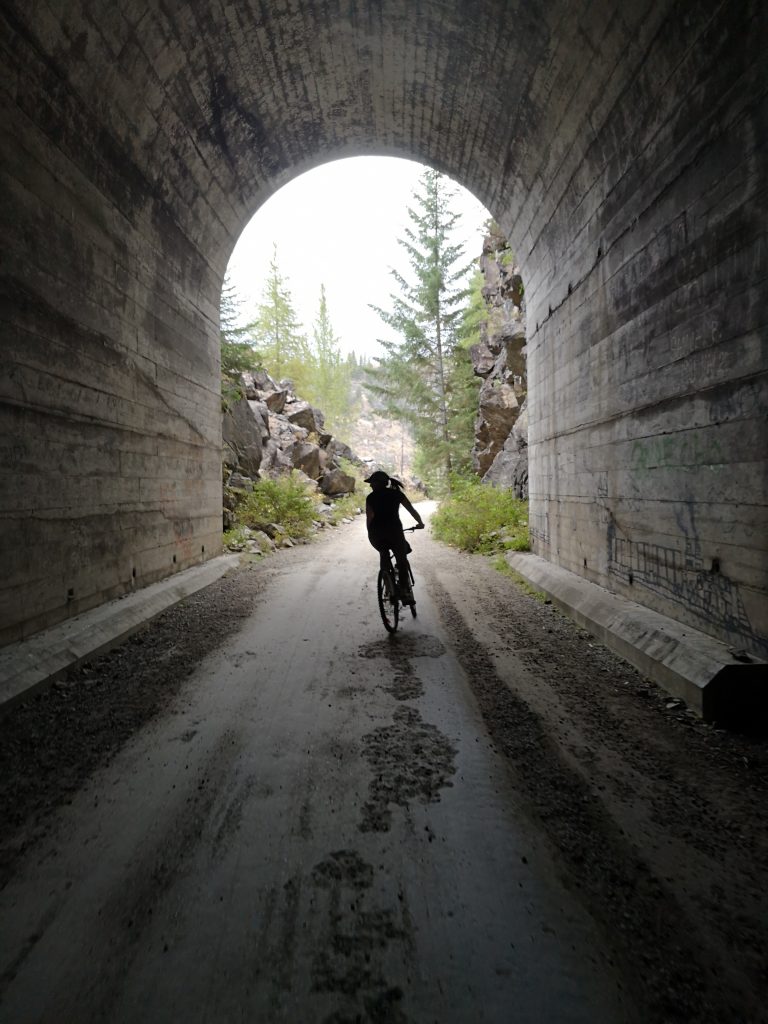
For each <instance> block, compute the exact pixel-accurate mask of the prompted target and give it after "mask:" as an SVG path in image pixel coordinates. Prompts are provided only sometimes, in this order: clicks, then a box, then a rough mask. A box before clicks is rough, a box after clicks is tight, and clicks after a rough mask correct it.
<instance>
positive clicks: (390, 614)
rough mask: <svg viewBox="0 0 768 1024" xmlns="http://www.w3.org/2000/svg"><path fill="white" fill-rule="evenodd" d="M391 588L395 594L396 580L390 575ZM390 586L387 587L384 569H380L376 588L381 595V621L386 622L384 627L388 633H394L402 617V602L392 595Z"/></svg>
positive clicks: (379, 595)
mask: <svg viewBox="0 0 768 1024" xmlns="http://www.w3.org/2000/svg"><path fill="white" fill-rule="evenodd" d="M390 580H391V582H390V588H391V592H392V594H393V595H394V594H395V593H396V590H395V585H394V580H392V579H391V577H390ZM390 588H388V587H387V579H386V576H385V574H384V570H383V569H379V579H378V582H377V585H376V590H377V593H378V597H379V611H380V612H381V621H382V622H383V623H384V628H385V629H386V631H387V632H388V633H394V632H395V630H396V629H397V623H398V620H399V619H400V602H399V601H398V600H397V598H396V597H394V596H393V597H390V596H389V594H390Z"/></svg>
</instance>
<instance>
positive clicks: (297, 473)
mask: <svg viewBox="0 0 768 1024" xmlns="http://www.w3.org/2000/svg"><path fill="white" fill-rule="evenodd" d="M291 475H292V478H293V479H294V480H295V481H296V482H297V483H300V484H303V485H304V486H305V487H306V488H307V489H308V490H313V491H316V490H317V487H318V483H317V480H313V479H312V477H311V476H307V474H306V473H305V472H304V471H303V470H301V469H294V471H293V473H292V474H291Z"/></svg>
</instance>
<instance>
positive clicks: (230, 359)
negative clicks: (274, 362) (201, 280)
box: [219, 272, 260, 403]
mask: <svg viewBox="0 0 768 1024" xmlns="http://www.w3.org/2000/svg"><path fill="white" fill-rule="evenodd" d="M241 308H242V301H241V300H240V298H239V296H238V294H237V289H236V287H235V285H234V283H233V282H232V279H231V278H230V276H229V272H227V273H226V274H225V275H224V285H223V287H222V289H221V304H220V307H219V338H220V342H221V391H222V397H223V400H224V402H225V403H226V402H230V401H236V400H237V399H238V398H241V397H242V388H241V386H240V374H241V373H242V372H243V371H244V370H255V369H257V368H258V367H259V365H260V363H259V356H258V353H257V352H256V350H255V348H254V347H253V345H252V344H251V342H250V340H249V339H248V328H247V327H240V326H238V325H239V321H240V310H241Z"/></svg>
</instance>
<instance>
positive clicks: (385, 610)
mask: <svg viewBox="0 0 768 1024" xmlns="http://www.w3.org/2000/svg"><path fill="white" fill-rule="evenodd" d="M418 529H419V527H418V526H409V527H407V528H406V529H405V530H403V533H413V532H414V531H415V530H418ZM406 561H407V560H406ZM386 562H387V565H386V566H382V567H381V568H380V569H379V576H378V579H377V581H376V592H377V594H378V598H379V611H380V612H381V621H382V622H383V623H384V628H385V629H386V631H387V632H388V633H394V632H395V631H396V630H397V624H398V622H399V621H400V605H401V604H404V603H405V602H404V601H403V600H402V599H401V597H400V593H401V592H402V581H401V580H399V579H398V574H397V572H396V570H395V566H394V565H393V564H392V552H391V551H390V550H389V549H387V553H386ZM408 576H409V579H408V580H407V581H406V582H407V583H409V584H410V586H411V588H412V587H413V584H414V583H415V582H416V581H415V580H414V578H413V570H412V569H411V565H410V562H409V563H408ZM411 594H413V591H412V590H411ZM408 604H409V605H410V609H411V615H412V616H413V618H414V619H415V618H416V601H415V600H413V598H412V599H411V601H409V602H408Z"/></svg>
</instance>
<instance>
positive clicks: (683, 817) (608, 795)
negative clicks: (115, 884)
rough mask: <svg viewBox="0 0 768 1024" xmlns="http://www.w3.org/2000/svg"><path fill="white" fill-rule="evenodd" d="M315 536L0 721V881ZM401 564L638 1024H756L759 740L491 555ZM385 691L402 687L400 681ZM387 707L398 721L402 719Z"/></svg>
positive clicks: (761, 871) (763, 846) (763, 912)
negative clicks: (641, 664) (676, 695)
mask: <svg viewBox="0 0 768 1024" xmlns="http://www.w3.org/2000/svg"><path fill="white" fill-rule="evenodd" d="M349 529H354V528H353V527H350V528H349ZM338 537H339V535H338V534H337V533H335V532H334V534H332V535H331V534H330V533H329V534H328V535H327V536H323V537H322V538H321V539H320V540H319V541H317V542H316V545H319V547H320V548H324V549H325V550H326V551H330V550H332V546H333V545H334V544H335V543H337V542H338ZM316 545H313V546H312V549H309V548H304V547H299V548H296V549H293V550H289V551H284V552H281V553H280V554H279V555H277V556H275V557H274V558H272V559H269V560H266V561H264V562H260V563H255V564H252V565H249V566H243V567H242V568H241V569H239V570H236V571H234V572H233V573H231V574H230V575H228V576H227V577H225V578H223V579H222V580H220V581H218V582H217V583H215V584H213V585H211V586H210V587H208V588H207V589H206V590H204V591H201V592H200V593H198V594H196V595H194V596H193V597H191V598H189V599H188V600H186V601H185V602H184V603H183V604H181V605H178V606H177V607H175V608H173V609H171V610H169V611H168V612H166V613H164V614H163V615H162V616H160V617H159V618H158V619H156V620H155V621H154V622H152V623H151V624H149V625H148V626H147V627H146V628H145V629H143V630H142V631H140V632H139V633H137V634H135V635H134V636H133V637H131V638H130V639H129V640H128V641H126V642H125V643H124V644H123V645H122V646H121V647H119V648H117V649H115V650H113V651H112V652H110V653H109V654H106V655H104V656H102V657H99V658H97V659H94V661H93V662H91V663H90V664H88V665H85V666H83V667H81V668H80V669H79V670H78V671H76V672H73V673H71V674H70V676H69V677H68V678H66V679H64V680H62V681H60V682H59V683H57V684H56V685H55V686H54V687H53V688H52V689H51V690H49V691H47V692H45V693H42V694H38V695H36V696H34V697H33V698H31V699H30V700H29V701H27V702H26V703H23V704H20V705H18V706H17V707H15V708H14V709H13V710H12V711H11V712H10V713H9V714H8V715H7V716H5V718H4V719H3V720H2V721H0V889H1V888H4V887H5V886H6V885H7V884H8V883H9V882H10V881H11V880H12V879H13V878H14V876H15V875H16V874H17V872H18V871H20V870H21V868H22V867H23V865H24V863H25V861H27V860H28V859H29V857H30V855H31V854H32V852H33V850H34V848H35V845H36V844H37V843H39V842H40V841H41V840H42V839H44V838H45V837H49V836H50V835H51V834H52V833H53V832H54V831H55V829H56V828H57V811H58V809H59V808H61V807H62V806H63V805H66V804H68V803H70V802H71V801H72V799H73V796H74V795H75V794H77V793H78V791H80V790H81V789H82V787H83V786H84V785H85V783H86V782H87V781H88V780H89V779H91V778H92V777H93V776H94V775H95V774H96V773H97V772H98V771H99V770H101V769H104V768H105V767H106V766H107V765H109V764H110V762H111V761H112V760H113V759H114V758H115V757H116V755H117V754H118V752H119V751H120V750H121V749H122V748H123V747H124V746H125V744H126V743H127V742H128V741H129V740H130V739H131V737H133V736H135V735H136V734H137V733H138V732H139V731H140V730H142V729H143V728H144V727H145V726H147V725H148V724H149V723H151V722H153V721H154V720H157V719H159V718H161V717H162V715H163V713H164V712H166V711H167V710H168V709H169V708H170V707H171V706H172V705H173V704H174V701H176V700H177V698H178V697H179V694H180V693H181V692H182V690H183V687H184V684H185V682H186V680H187V679H188V678H189V676H190V674H191V673H192V672H193V671H194V670H195V668H196V667H197V665H198V664H199V663H200V662H201V660H202V659H203V658H204V657H205V656H206V655H208V654H210V653H211V652H213V651H216V650H217V649H219V648H221V647H222V646H224V645H226V642H227V640H228V638H230V637H232V636H233V635H234V634H236V633H237V632H238V630H239V629H240V628H241V626H242V624H243V623H244V622H245V621H246V620H248V618H249V617H250V616H251V615H252V614H253V612H254V610H255V609H257V607H258V604H259V602H260V601H261V600H263V595H264V593H265V590H266V589H267V588H268V586H269V584H270V581H271V580H272V579H273V577H275V576H276V575H277V574H284V573H285V572H286V571H287V570H290V568H291V567H292V566H295V568H296V571H302V570H303V568H305V567H306V566H307V565H308V564H309V563H310V562H311V561H313V560H316V558H317V556H318V547H317V546H316ZM414 568H415V572H416V576H417V584H418V586H420V587H423V588H424V590H426V591H427V592H428V593H429V595H430V598H431V600H432V601H433V602H434V603H435V604H436V606H437V608H438V610H439V615H440V618H441V621H442V625H443V626H444V633H445V635H446V636H447V637H449V638H450V643H451V644H452V647H453V652H454V654H455V656H456V658H457V659H458V661H459V662H460V664H461V666H462V667H463V669H464V672H465V673H466V676H467V679H468V681H469V684H470V686H471V688H472V691H473V693H474V697H475V699H476V701H477V705H478V708H479V710H480V712H481V714H482V718H483V720H484V723H485V727H486V729H487V731H488V734H489V737H490V740H491V742H492V744H493V746H494V747H495V749H496V750H497V751H498V752H500V754H501V755H503V757H504V759H505V760H506V762H507V764H508V767H509V772H510V775H511V778H512V780H513V784H514V787H515V790H516V792H517V794H518V796H519V799H520V800H521V801H522V806H523V807H524V810H525V814H526V815H527V816H529V818H530V820H531V821H532V822H534V823H535V824H536V827H537V828H538V829H539V830H540V832H541V834H542V835H543V836H544V839H545V842H546V843H547V844H548V847H549V854H550V855H551V857H552V859H553V862H554V863H555V865H556V870H557V872H558V874H559V875H560V879H561V882H562V883H563V884H564V885H565V887H566V888H567V889H568V890H569V891H570V892H571V893H572V894H573V895H574V897H575V898H576V899H577V900H578V901H579V902H580V903H582V904H583V905H585V906H586V907H587V908H588V910H589V913H590V915H591V916H592V917H593V919H594V920H595V921H596V922H597V923H598V926H599V927H600V928H601V929H602V930H603V932H604V933H605V935H606V936H607V937H608V942H609V944H610V945H611V947H612V948H613V950H614V957H615V967H616V969H617V970H618V971H619V972H620V974H621V976H622V977H623V978H624V979H625V985H626V987H627V989H628V990H629V991H631V992H632V996H633V1000H634V1001H635V1002H636V1003H637V1005H639V1006H641V1007H643V1008H644V1009H643V1017H642V1019H643V1021H644V1022H646V1024H657V1022H658V1024H662V1022H672V1021H690V1022H697V1024H709V1022H711V1024H715V1022H717V1024H730V1022H733V1024H736V1022H740V1024H744V1022H750V1024H759V1022H763V1021H768V1011H766V1006H767V1005H768V998H767V997H768V990H767V988H766V982H767V981H768V975H767V974H766V965H767V959H766V951H767V946H766V922H767V921H768V896H767V895H766V893H767V890H768V886H766V879H768V871H767V870H766V869H767V868H768V830H766V812H765V808H766V796H768V747H767V746H766V744H765V742H761V741H759V740H754V739H747V738H744V737H740V736H738V735H734V734H730V733H727V732H724V731H721V730H718V729H714V728H712V727H710V726H707V725H705V724H704V723H702V722H701V721H699V720H698V719H697V718H695V717H694V716H693V715H692V714H691V713H689V712H687V711H686V709H685V708H684V707H683V706H682V705H680V704H679V703H675V702H672V701H671V700H670V699H669V697H668V696H667V695H666V694H665V693H664V692H663V691H661V690H660V689H658V688H657V687H656V686H655V685H654V684H652V683H650V682H648V681H647V680H644V679H643V678H641V677H640V676H639V675H638V674H637V673H636V672H635V670H634V669H632V668H631V667H629V666H628V665H627V664H626V663H624V662H623V661H621V660H620V659H619V658H617V657H616V656H615V655H613V654H612V653H611V652H609V651H608V650H606V649H605V648H603V647H602V646H601V645H599V644H598V643H597V642H596V641H595V640H594V639H593V638H592V637H591V636H590V635H589V634H587V633H586V632H584V631H582V630H580V629H579V628H578V627H576V626H575V625H574V624H573V623H571V622H570V621H569V620H567V619H566V618H564V617H563V616H562V615H561V614H560V613H559V612H557V611H556V610H555V609H554V608H552V606H551V605H547V604H545V603H543V602H542V601H540V600H537V599H536V598H534V597H532V596H530V595H529V594H527V593H525V592H524V591H523V590H522V589H521V588H520V587H519V586H518V585H517V584H516V583H515V582H514V581H513V580H512V579H510V578H509V577H508V576H505V575H502V574H501V573H500V572H498V571H497V570H496V569H495V568H494V567H493V566H492V565H491V564H490V562H489V561H488V560H486V559H483V558H478V557H471V556H467V555H463V554H460V553H457V552H454V551H451V550H449V549H447V548H445V547H444V546H442V545H439V544H437V543H436V542H434V541H433V540H431V539H430V538H428V537H427V536H425V535H422V536H421V537H420V538H419V543H418V547H417V549H416V553H415V556H414ZM403 635H405V634H403ZM425 642H426V641H425ZM392 685H393V687H394V689H395V690H397V688H398V687H400V689H401V690H402V691H403V692H402V693H394V692H393V694H392V695H393V696H394V697H395V698H396V699H397V700H408V699H411V694H410V691H409V689H408V687H410V686H412V682H411V681H409V679H408V678H406V677H405V676H403V677H402V678H400V677H398V676H397V675H396V676H395V681H394V683H393V684H392ZM669 705H674V706H669ZM399 714H400V718H402V719H403V721H402V722H401V723H400V719H397V718H396V720H395V724H397V723H400V726H399V727H400V728H401V729H403V728H406V727H407V726H409V721H406V718H407V716H408V715H409V714H411V712H409V711H408V710H407V708H406V707H405V706H403V709H402V712H399ZM425 735H426V734H425ZM438 753H439V752H438ZM385 755H386V751H385V750H384V749H383V748H382V749H381V750H380V749H379V747H378V746H376V745H375V744H374V746H373V747H372V748H371V750H370V751H369V752H368V754H367V756H368V757H369V760H371V763H372V764H373V763H374V762H375V763H378V761H377V759H381V758H382V757H385ZM441 756H444V755H441ZM436 757H437V755H436ZM438 760H439V757H438ZM384 806H385V810H386V807H387V806H388V805H387V804H386V802H385V805H384ZM379 813H380V812H379V811H378V810H377V809H376V807H373V808H372V810H371V815H372V820H378V819H375V815H376V814H379ZM372 1019H373V1018H372ZM376 1019H378V1018H376ZM381 1019H382V1020H383V1019H390V1018H387V1017H382V1018H381ZM392 1019H394V1018H392Z"/></svg>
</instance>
